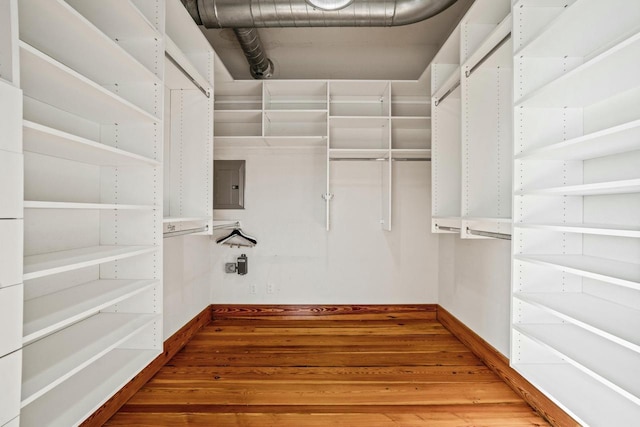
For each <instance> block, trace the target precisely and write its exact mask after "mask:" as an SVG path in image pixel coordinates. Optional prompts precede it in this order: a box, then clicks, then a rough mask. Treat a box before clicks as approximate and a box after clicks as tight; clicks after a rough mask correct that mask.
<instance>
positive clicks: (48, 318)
mask: <svg viewBox="0 0 640 427" xmlns="http://www.w3.org/2000/svg"><path fill="white" fill-rule="evenodd" d="M156 284H158V281H156V280H115V279H111V280H110V279H100V280H94V281H91V282H88V283H83V284H81V285H78V286H73V287H71V288H68V289H65V290H62V291H59V292H55V293H52V294H48V295H44V296H41V297H38V298H33V299H29V300H26V301H25V303H24V326H23V343H24V344H28V343H30V342H32V341H34V340H36V339H38V338H41V337H43V336H45V335H48V334H50V333H52V332H55V331H57V330H59V329H62V328H64V327H66V326H69V325H71V324H73V323H75V322H77V321H79V320H82V319H84V318H86V317H89V316H91V315H93V314H95V313H97V312H98V311H100V310H102V309H105V308H107V307H109V306H111V305H113V304H116V303H118V302H120V301H124V300H126V299H128V298H131V297H133V296H135V295H138V294H140V293H141V292H144V291H145V290H148V289H150V288H152V287H153V286H155V285H156Z"/></svg>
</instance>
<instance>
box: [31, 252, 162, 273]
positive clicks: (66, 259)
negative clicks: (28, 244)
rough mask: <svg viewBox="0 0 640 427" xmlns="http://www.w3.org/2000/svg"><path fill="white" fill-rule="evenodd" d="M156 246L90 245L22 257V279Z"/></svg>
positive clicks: (97, 262) (112, 258)
mask: <svg viewBox="0 0 640 427" xmlns="http://www.w3.org/2000/svg"><path fill="white" fill-rule="evenodd" d="M157 250H158V247H156V246H111V245H103V246H91V247H87V248H79V249H71V250H66V251H58V252H50V253H45V254H39V255H30V256H26V257H25V258H24V276H23V279H24V280H29V279H35V278H38V277H44V276H49V275H52V274H56V273H63V272H65V271H72V270H77V269H80V268H84V267H90V266H92V265H98V264H102V263H105V262H111V261H117V260H120V259H126V258H131V257H134V256H139V255H144V254H149V253H151V252H154V251H157Z"/></svg>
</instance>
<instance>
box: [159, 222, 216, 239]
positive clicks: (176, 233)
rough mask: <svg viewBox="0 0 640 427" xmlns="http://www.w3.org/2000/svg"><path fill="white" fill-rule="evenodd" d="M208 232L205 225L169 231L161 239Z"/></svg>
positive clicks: (207, 227)
mask: <svg viewBox="0 0 640 427" xmlns="http://www.w3.org/2000/svg"><path fill="white" fill-rule="evenodd" d="M208 230H209V226H208V225H205V226H204V227H198V228H190V229H188V230H180V231H169V232H167V233H164V234H163V235H162V237H176V236H184V235H185V234H194V233H203V232H205V231H208Z"/></svg>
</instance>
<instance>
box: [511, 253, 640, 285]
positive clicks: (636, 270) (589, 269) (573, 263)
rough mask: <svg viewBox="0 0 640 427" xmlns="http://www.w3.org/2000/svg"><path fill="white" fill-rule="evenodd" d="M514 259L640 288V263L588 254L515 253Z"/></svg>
mask: <svg viewBox="0 0 640 427" xmlns="http://www.w3.org/2000/svg"><path fill="white" fill-rule="evenodd" d="M514 259H515V260H518V261H523V262H528V263H530V264H536V265H542V266H545V267H551V268H554V269H556V270H561V271H565V272H567V273H571V274H575V275H578V276H581V277H587V278H590V279H595V280H600V281H603V282H607V283H612V284H614V285H619V286H624V287H628V288H633V289H640V264H631V263H628V262H622V261H614V260H609V259H605V258H598V257H593V256H587V255H514Z"/></svg>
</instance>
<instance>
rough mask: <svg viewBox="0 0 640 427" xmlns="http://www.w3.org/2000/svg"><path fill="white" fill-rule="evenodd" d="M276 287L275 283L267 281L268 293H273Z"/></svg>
mask: <svg viewBox="0 0 640 427" xmlns="http://www.w3.org/2000/svg"><path fill="white" fill-rule="evenodd" d="M274 289H275V286H273V283H267V293H268V294H272V293H273V291H274Z"/></svg>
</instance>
